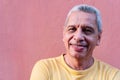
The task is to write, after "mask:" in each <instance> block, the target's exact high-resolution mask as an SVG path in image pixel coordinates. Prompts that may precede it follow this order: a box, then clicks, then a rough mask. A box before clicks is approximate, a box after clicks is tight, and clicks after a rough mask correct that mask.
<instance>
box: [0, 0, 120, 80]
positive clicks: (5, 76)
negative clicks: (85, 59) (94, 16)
mask: <svg viewBox="0 0 120 80" xmlns="http://www.w3.org/2000/svg"><path fill="white" fill-rule="evenodd" d="M83 3H85V4H90V5H93V6H96V7H97V8H99V9H100V11H101V13H102V19H103V34H102V39H101V44H100V46H99V47H97V48H96V50H95V51H94V56H95V57H96V58H99V59H101V60H103V61H105V62H107V63H109V64H111V65H113V66H115V67H117V68H120V62H119V61H120V58H119V57H120V10H119V9H120V5H119V4H120V0H0V80H29V77H30V73H31V70H32V67H33V65H34V64H35V62H36V61H37V60H39V59H43V58H48V57H54V56H58V55H60V54H61V53H62V52H65V49H64V45H63V42H62V29H63V25H64V21H65V18H66V15H67V12H68V11H69V9H71V8H72V7H73V6H74V5H77V4H83Z"/></svg>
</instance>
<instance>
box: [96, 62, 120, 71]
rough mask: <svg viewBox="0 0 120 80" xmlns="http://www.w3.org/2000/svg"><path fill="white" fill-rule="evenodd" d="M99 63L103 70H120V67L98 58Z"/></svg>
mask: <svg viewBox="0 0 120 80" xmlns="http://www.w3.org/2000/svg"><path fill="white" fill-rule="evenodd" d="M97 65H98V67H99V68H100V69H102V70H109V71H113V72H120V69H118V68H116V67H114V66H112V65H110V64H108V63H106V62H103V61H101V60H97Z"/></svg>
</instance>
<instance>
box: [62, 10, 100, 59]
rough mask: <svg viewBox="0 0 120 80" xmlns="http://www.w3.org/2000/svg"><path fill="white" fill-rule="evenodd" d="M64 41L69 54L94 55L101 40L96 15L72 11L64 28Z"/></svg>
mask: <svg viewBox="0 0 120 80" xmlns="http://www.w3.org/2000/svg"><path fill="white" fill-rule="evenodd" d="M63 41H64V44H65V47H66V51H67V54H68V55H69V56H72V57H75V58H85V57H89V56H92V52H93V50H94V48H95V46H96V45H98V44H99V41H100V33H99V32H98V28H97V24H96V16H95V15H94V14H91V13H85V12H82V11H75V12H72V13H71V15H70V16H69V19H68V22H67V24H66V26H65V28H64V32H63Z"/></svg>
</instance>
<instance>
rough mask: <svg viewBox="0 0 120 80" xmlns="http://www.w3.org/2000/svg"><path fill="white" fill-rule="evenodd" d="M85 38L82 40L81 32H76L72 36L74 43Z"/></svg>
mask: <svg viewBox="0 0 120 80" xmlns="http://www.w3.org/2000/svg"><path fill="white" fill-rule="evenodd" d="M84 39H85V38H84V34H83V33H82V31H81V30H77V32H76V33H75V34H74V40H76V41H78V42H79V41H83V40H84Z"/></svg>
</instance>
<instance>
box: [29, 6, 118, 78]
mask: <svg viewBox="0 0 120 80" xmlns="http://www.w3.org/2000/svg"><path fill="white" fill-rule="evenodd" d="M101 33H102V28H101V17H100V13H99V11H98V10H97V9H96V8H95V7H93V6H89V5H77V6H75V7H73V8H72V9H71V10H70V12H69V13H68V16H67V18H66V22H65V26H64V30H63V42H64V44H65V47H66V53H65V54H62V55H61V56H59V57H55V58H49V59H44V60H40V61H38V62H37V63H36V64H35V66H34V68H33V70H32V74H31V78H30V80H120V71H119V70H118V69H116V68H114V67H112V66H110V65H108V64H106V63H104V62H101V61H99V60H97V59H95V58H93V56H92V54H93V50H94V48H95V47H96V46H98V45H99V43H100V38H101Z"/></svg>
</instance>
